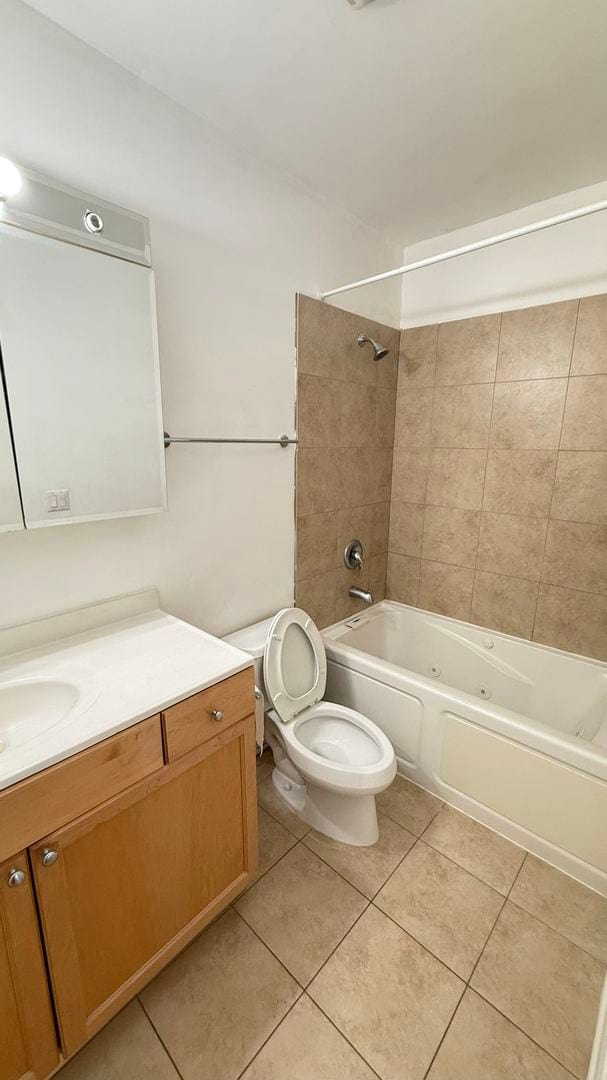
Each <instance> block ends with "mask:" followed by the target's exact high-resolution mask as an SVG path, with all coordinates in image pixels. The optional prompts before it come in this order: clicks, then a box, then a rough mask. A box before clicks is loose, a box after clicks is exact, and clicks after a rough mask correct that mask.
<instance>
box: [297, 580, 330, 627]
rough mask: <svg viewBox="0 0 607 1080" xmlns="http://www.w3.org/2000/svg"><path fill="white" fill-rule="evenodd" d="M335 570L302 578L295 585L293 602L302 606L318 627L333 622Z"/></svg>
mask: <svg viewBox="0 0 607 1080" xmlns="http://www.w3.org/2000/svg"><path fill="white" fill-rule="evenodd" d="M336 596H337V571H336V570H330V571H329V572H328V573H326V574H317V576H316V577H311V578H303V579H302V580H300V581H297V583H296V586H295V604H296V606H297V607H300V608H303V610H304V611H307V612H308V615H309V616H310V617H311V618H312V619H313V620H314V622H315V623H316V625H317V626H318V627H320V628H322V627H323V626H330V625H331V623H333V622H335V599H336Z"/></svg>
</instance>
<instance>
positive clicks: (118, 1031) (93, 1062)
mask: <svg viewBox="0 0 607 1080" xmlns="http://www.w3.org/2000/svg"><path fill="white" fill-rule="evenodd" d="M58 1075H59V1076H60V1077H61V1080H134V1078H135V1077H136V1078H137V1080H179V1074H178V1073H177V1071H176V1069H175V1068H174V1066H173V1064H172V1062H171V1059H170V1058H169V1056H168V1054H167V1052H166V1050H165V1049H164V1047H163V1045H162V1043H161V1042H160V1039H159V1038H158V1036H157V1035H156V1032H155V1031H154V1028H153V1027H152V1025H151V1024H150V1021H149V1020H148V1018H147V1016H146V1015H145V1013H144V1011H143V1009H142V1008H141V1005H140V1004H139V1002H138V1001H132V1002H131V1004H130V1005H127V1007H126V1009H124V1010H123V1012H121V1013H119V1014H118V1016H116V1017H115V1018H114V1019H113V1020H112V1021H111V1023H109V1024H108V1026H107V1027H105V1028H103V1030H102V1031H100V1032H99V1034H98V1035H96V1036H95V1038H94V1039H93V1040H92V1042H90V1043H89V1044H88V1045H87V1046H85V1047H84V1049H83V1050H81V1051H80V1053H79V1054H77V1056H76V1057H75V1058H73V1059H72V1061H68V1063H67V1065H65V1066H64V1067H63V1069H61V1071H60V1073H59V1074H58Z"/></svg>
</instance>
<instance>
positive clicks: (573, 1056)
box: [470, 901, 605, 1080]
mask: <svg viewBox="0 0 607 1080" xmlns="http://www.w3.org/2000/svg"><path fill="white" fill-rule="evenodd" d="M604 974H605V969H604V967H603V965H602V964H599V963H598V962H597V961H596V960H595V959H593V957H591V956H588V954H587V953H585V952H583V951H582V950H581V949H578V948H577V946H576V945H572V944H571V942H569V941H567V939H566V938H564V937H561V935H560V934H556V933H555V932H554V931H553V930H550V929H549V928H548V927H547V926H544V924H543V923H541V922H540V921H539V920H538V919H535V918H534V917H533V916H532V915H529V914H527V912H526V911H522V910H521V909H520V908H519V907H517V906H516V905H515V904H511V903H509V902H508V901H507V902H506V904H505V906H504V910H503V911H502V914H501V915H500V917H499V919H498V921H497V925H496V927H495V929H494V931H493V933H492V935H491V937H490V938H489V942H488V944H487V947H486V948H485V951H484V953H483V955H482V957H481V959H480V961H479V965H478V967H477V969H476V971H475V972H474V975H473V976H472V980H471V983H470V985H471V986H472V987H473V988H474V989H475V990H478V992H479V993H480V994H482V995H483V997H484V998H486V999H487V1000H488V1001H490V1002H491V1003H492V1004H493V1005H495V1007H496V1008H497V1009H499V1011H500V1012H501V1013H503V1014H504V1016H506V1017H508V1019H510V1020H512V1022H513V1023H515V1024H517V1026H518V1027H520V1028H521V1029H522V1030H523V1031H524V1032H525V1033H526V1034H527V1035H529V1036H530V1038H532V1039H533V1040H534V1041H535V1042H536V1043H538V1044H539V1045H540V1046H541V1047H543V1049H544V1050H546V1051H547V1052H548V1053H549V1054H552V1056H553V1057H555V1058H556V1059H557V1060H558V1061H560V1062H561V1063H562V1064H563V1065H564V1066H565V1068H567V1069H569V1070H570V1071H571V1072H573V1073H574V1075H575V1076H577V1077H579V1078H580V1080H582V1078H583V1077H585V1076H586V1071H587V1069H588V1063H589V1059H590V1051H591V1048H592V1039H593V1036H594V1026H595V1023H596V1014H597V1009H598V1003H599V997H600V993H601V989H602V985H603V977H604Z"/></svg>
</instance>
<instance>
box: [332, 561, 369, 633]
mask: <svg viewBox="0 0 607 1080" xmlns="http://www.w3.org/2000/svg"><path fill="white" fill-rule="evenodd" d="M335 575H336V578H335V579H336V587H335V621H336V622H339V620H340V619H347V618H348V616H349V615H355V614H356V613H357V612H358V611H364V610H365V607H366V604H365V602H364V600H358V599H357V598H356V597H354V596H350V589H351V588H352V586H353V585H356V586H358V588H359V589H368V588H369V586H370V581H371V559H370V558H369V559H365V562H364V566H363V568H362V570H360V571H358V570H349V569H348V568H347V567H346V566H344V565H343V563H342V565H341V567H339V569H337V570H336V571H335Z"/></svg>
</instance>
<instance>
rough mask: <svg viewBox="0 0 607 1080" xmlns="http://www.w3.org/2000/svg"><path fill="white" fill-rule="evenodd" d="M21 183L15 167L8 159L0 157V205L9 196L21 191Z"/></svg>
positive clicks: (19, 174)
mask: <svg viewBox="0 0 607 1080" xmlns="http://www.w3.org/2000/svg"><path fill="white" fill-rule="evenodd" d="M22 183H23V180H22V179H21V173H20V172H19V169H18V168H17V166H16V165H13V162H12V161H9V159H8V158H6V157H0V203H3V202H6V200H7V199H10V197H11V195H16V194H17V192H18V191H20V190H21V185H22Z"/></svg>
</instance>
